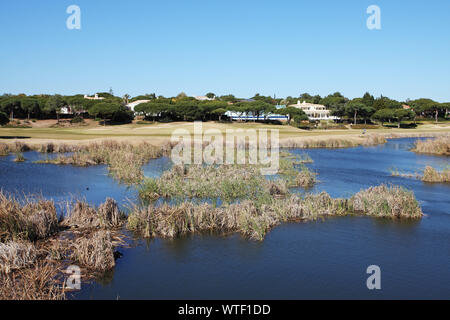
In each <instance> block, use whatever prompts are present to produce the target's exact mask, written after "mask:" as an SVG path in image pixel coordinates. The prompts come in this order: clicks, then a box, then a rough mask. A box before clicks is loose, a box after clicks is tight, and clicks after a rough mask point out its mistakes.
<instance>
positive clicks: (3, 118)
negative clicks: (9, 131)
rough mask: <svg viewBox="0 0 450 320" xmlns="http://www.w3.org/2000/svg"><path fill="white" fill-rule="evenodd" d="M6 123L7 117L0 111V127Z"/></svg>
mask: <svg viewBox="0 0 450 320" xmlns="http://www.w3.org/2000/svg"><path fill="white" fill-rule="evenodd" d="M8 122H9V118H8V116H7V115H6V114H5V113H4V112H1V111H0V126H4V125H5V124H7V123H8Z"/></svg>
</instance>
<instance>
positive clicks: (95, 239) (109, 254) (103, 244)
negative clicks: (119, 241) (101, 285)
mask: <svg viewBox="0 0 450 320" xmlns="http://www.w3.org/2000/svg"><path fill="white" fill-rule="evenodd" d="M72 259H73V260H75V261H77V262H79V263H80V264H81V265H83V266H85V267H87V268H89V269H91V270H95V271H102V272H103V271H107V270H111V269H112V268H114V266H115V264H116V263H115V260H114V246H113V242H112V239H111V233H110V232H109V231H104V230H100V231H97V232H95V233H94V234H93V235H92V236H91V237H88V238H80V239H78V240H76V242H75V245H74V251H73V253H72Z"/></svg>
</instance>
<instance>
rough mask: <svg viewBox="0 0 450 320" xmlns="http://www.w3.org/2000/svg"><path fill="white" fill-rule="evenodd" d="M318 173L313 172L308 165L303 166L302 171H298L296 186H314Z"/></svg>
mask: <svg viewBox="0 0 450 320" xmlns="http://www.w3.org/2000/svg"><path fill="white" fill-rule="evenodd" d="M316 175H317V174H316V173H315V172H312V171H311V170H309V169H308V168H307V167H306V166H302V168H301V170H300V172H298V173H297V175H296V176H295V180H294V183H295V186H298V187H302V188H311V187H313V186H314V185H315V184H316V182H317V180H316Z"/></svg>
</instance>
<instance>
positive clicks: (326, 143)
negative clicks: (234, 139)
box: [280, 134, 387, 149]
mask: <svg viewBox="0 0 450 320" xmlns="http://www.w3.org/2000/svg"><path fill="white" fill-rule="evenodd" d="M386 141H387V140H386V138H385V137H384V136H383V135H378V134H371V135H367V136H364V137H360V138H358V139H351V138H326V139H310V140H303V139H302V140H299V139H288V140H284V141H281V143H280V147H281V148H296V149H314V148H352V147H357V146H361V145H362V146H374V145H378V144H383V143H386Z"/></svg>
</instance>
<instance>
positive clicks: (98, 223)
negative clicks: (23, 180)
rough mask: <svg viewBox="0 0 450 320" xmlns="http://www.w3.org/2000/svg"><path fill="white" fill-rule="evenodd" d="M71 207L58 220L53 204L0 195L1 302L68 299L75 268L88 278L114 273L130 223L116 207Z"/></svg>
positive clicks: (109, 204)
mask: <svg viewBox="0 0 450 320" xmlns="http://www.w3.org/2000/svg"><path fill="white" fill-rule="evenodd" d="M66 207H67V212H66V214H65V215H64V218H60V219H59V218H58V215H57V210H56V206H55V204H54V202H53V201H46V200H42V199H40V198H36V197H25V198H24V199H20V200H18V199H16V198H14V197H12V196H7V195H5V194H4V193H3V192H0V299H46V300H48V299H63V298H65V289H64V286H63V283H64V275H63V271H62V270H63V267H64V266H67V265H68V264H70V263H74V262H76V263H77V264H78V265H80V266H82V267H83V268H85V269H86V270H85V271H84V273H83V274H85V275H87V276H89V275H90V274H92V275H95V274H97V273H103V272H105V271H107V270H110V269H111V268H113V267H114V265H115V251H114V248H115V247H117V246H118V245H120V244H121V243H122V240H121V238H122V236H121V234H120V233H119V231H118V230H119V228H120V227H121V226H122V225H123V223H124V222H125V221H126V218H125V215H124V214H123V213H122V212H120V211H119V209H118V206H117V203H116V202H115V201H114V200H112V199H107V201H106V202H105V203H104V204H102V205H100V206H99V207H98V208H92V207H90V206H88V205H87V204H86V203H84V202H81V201H78V202H77V203H76V204H75V205H74V206H73V207H71V206H70V205H69V204H66ZM28 281H31V282H28ZM12 289H14V290H12ZM11 290H12V292H11Z"/></svg>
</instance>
